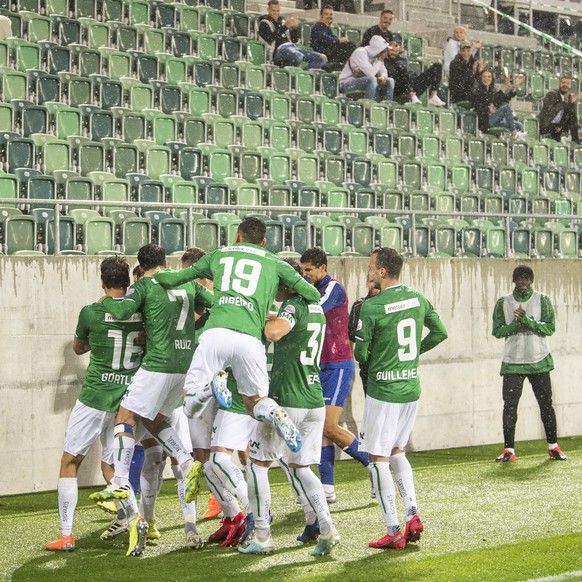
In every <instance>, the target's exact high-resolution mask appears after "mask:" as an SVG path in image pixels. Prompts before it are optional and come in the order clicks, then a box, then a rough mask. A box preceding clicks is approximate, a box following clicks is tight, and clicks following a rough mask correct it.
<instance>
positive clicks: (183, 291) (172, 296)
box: [90, 244, 212, 556]
mask: <svg viewBox="0 0 582 582" xmlns="http://www.w3.org/2000/svg"><path fill="white" fill-rule="evenodd" d="M137 260H138V261H139V264H140V265H141V267H142V268H143V270H144V276H143V278H142V279H140V280H139V281H137V282H136V283H134V284H133V285H132V286H131V288H130V289H129V290H128V293H127V295H126V296H125V297H124V298H120V299H118V300H114V299H111V298H109V297H106V298H105V299H103V301H102V305H103V307H104V309H105V310H106V311H108V312H109V313H111V315H113V316H114V317H115V318H116V319H121V320H126V319H130V318H132V317H134V316H136V315H139V314H141V315H143V320H144V326H145V330H146V353H145V357H144V359H143V362H142V365H141V367H140V369H139V370H138V371H137V373H136V374H135V376H134V378H133V380H132V382H131V384H130V386H129V387H128V389H127V392H126V394H125V396H124V397H123V400H122V402H121V406H120V407H119V411H118V413H117V417H116V420H115V422H116V424H115V429H114V435H115V453H116V454H115V460H114V464H115V476H114V478H113V481H112V482H111V483H110V484H109V485H108V486H107V487H106V488H105V489H104V490H103V491H100V492H98V493H94V494H93V495H91V496H90V497H91V499H92V500H94V501H103V500H110V499H124V498H126V499H128V505H129V507H130V509H131V510H132V511H133V512H134V513H135V515H136V517H135V519H134V520H133V522H132V524H131V526H130V541H129V549H128V552H127V554H128V555H132V556H139V555H141V554H142V553H143V550H144V547H145V543H146V536H147V533H148V523H147V521H146V520H145V519H143V518H142V516H141V515H140V514H139V512H138V510H137V504H136V500H135V495H134V492H133V490H132V488H131V486H130V484H129V480H128V476H129V469H130V464H131V458H132V456H133V450H134V447H135V442H136V435H135V427H136V425H137V422H138V421H141V423H140V425H143V427H144V428H145V429H146V430H147V431H148V432H149V433H150V434H151V435H152V436H154V437H155V438H156V439H157V440H158V442H159V443H160V444H161V446H162V447H163V449H164V450H165V451H166V452H167V453H168V454H169V455H171V456H172V457H174V458H175V459H176V460H177V461H178V463H179V465H180V467H181V471H182V475H184V476H188V477H187V482H186V490H187V491H188V490H189V491H190V493H191V496H192V495H195V493H197V490H196V485H197V484H198V481H199V477H200V474H201V472H202V464H201V463H197V464H195V463H194V462H193V460H192V456H191V454H190V451H189V450H187V449H186V447H185V446H184V444H183V443H182V442H181V440H180V438H179V437H178V435H177V433H176V431H175V430H174V429H173V428H172V426H171V425H170V424H169V422H168V417H169V416H170V415H171V414H172V412H173V410H174V409H175V408H176V405H177V404H178V402H179V401H180V399H181V398H182V395H183V387H184V379H185V372H186V370H187V368H188V364H189V362H190V361H191V359H192V353H193V351H194V340H193V338H194V323H195V321H194V306H195V302H198V303H201V304H202V305H204V306H205V307H210V306H211V305H212V294H211V293H210V292H209V291H208V290H207V289H205V288H204V287H202V285H200V284H199V283H197V282H193V283H192V284H189V285H183V286H174V287H173V288H171V289H167V290H166V289H165V288H163V287H162V286H161V285H159V284H158V283H157V282H156V281H155V279H154V278H153V276H154V273H155V272H156V271H158V270H160V269H163V268H166V266H167V263H166V253H165V251H164V249H163V248H162V247H160V246H158V245H156V244H148V245H145V246H144V247H142V248H141V249H140V250H139V252H138V254H137ZM137 440H140V439H139V438H138V439H137ZM188 448H190V447H188ZM187 501H192V498H190V499H188V500H187Z"/></svg>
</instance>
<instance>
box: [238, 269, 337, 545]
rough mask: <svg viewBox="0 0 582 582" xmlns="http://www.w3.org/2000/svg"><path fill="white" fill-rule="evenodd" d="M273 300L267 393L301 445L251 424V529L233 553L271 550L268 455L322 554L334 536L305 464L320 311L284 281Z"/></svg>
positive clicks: (319, 416)
mask: <svg viewBox="0 0 582 582" xmlns="http://www.w3.org/2000/svg"><path fill="white" fill-rule="evenodd" d="M287 262H288V263H289V264H290V265H291V266H292V267H293V268H294V269H295V270H297V272H299V273H301V267H300V266H299V263H297V261H294V260H293V259H287ZM276 299H277V301H281V302H282V305H281V308H280V309H279V313H278V316H277V317H276V318H275V319H272V320H270V321H268V322H267V324H266V325H265V338H266V339H267V340H270V341H273V342H275V352H274V360H273V370H272V373H271V389H270V391H269V394H270V396H272V397H273V398H274V399H276V400H277V401H278V402H279V403H280V404H281V405H282V406H285V408H286V410H287V412H288V413H289V416H290V417H291V418H292V419H293V422H294V423H295V424H296V426H297V427H298V428H299V430H300V432H301V435H302V437H303V446H302V447H301V450H300V451H299V452H289V451H288V450H287V449H285V447H284V446H283V445H282V442H281V440H280V439H278V438H277V436H276V434H275V431H274V430H273V427H272V426H271V425H268V424H264V423H263V424H258V425H257V427H256V430H255V434H254V435H253V438H252V441H251V456H250V462H249V464H248V470H247V481H248V485H249V501H250V507H251V510H252V515H253V516H254V524H255V532H254V535H253V536H252V537H251V538H250V539H249V540H248V541H247V542H246V543H243V544H242V545H241V546H240V547H239V552H241V553H244V554H270V553H272V552H273V551H274V544H273V539H272V537H271V529H270V526H269V508H270V503H271V492H270V487H269V477H268V470H269V467H270V466H271V464H272V462H273V461H274V460H279V459H281V460H282V463H283V464H285V465H286V466H287V467H288V471H289V476H290V480H291V483H292V485H293V488H294V490H295V491H297V492H300V497H301V502H302V505H303V509H304V511H305V516H306V522H307V525H306V527H305V531H304V532H303V534H301V536H299V538H298V539H299V541H305V542H307V541H311V540H316V539H317V538H318V536H319V541H318V544H317V546H316V547H315V549H314V550H313V552H312V555H314V556H324V555H327V554H329V553H330V552H331V550H332V548H333V547H334V546H335V545H336V544H337V543H338V542H339V539H340V538H339V535H338V533H337V531H336V529H335V527H334V526H333V522H332V519H331V515H330V513H329V508H328V506H327V502H326V500H325V492H324V490H323V486H322V484H321V482H320V481H319V480H318V479H317V477H316V476H315V474H314V473H313V472H312V471H311V468H310V466H311V465H313V464H316V463H318V462H319V457H320V453H321V436H322V432H323V423H324V419H325V409H324V403H323V397H322V392H321V386H320V382H319V374H318V372H319V366H318V364H319V357H320V354H321V349H322V345H323V338H324V335H325V315H324V314H323V309H322V308H321V306H320V305H309V304H308V303H307V302H306V301H305V299H303V298H302V297H299V296H298V295H297V293H296V292H295V291H294V290H293V289H291V288H289V287H287V286H285V285H280V286H279V290H278V292H277V297H276ZM320 532H321V535H320Z"/></svg>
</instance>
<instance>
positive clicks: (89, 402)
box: [46, 257, 143, 551]
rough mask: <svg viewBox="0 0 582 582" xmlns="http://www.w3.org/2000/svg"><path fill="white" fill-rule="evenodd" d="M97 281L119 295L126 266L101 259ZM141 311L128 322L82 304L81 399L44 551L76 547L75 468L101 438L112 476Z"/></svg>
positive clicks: (78, 340)
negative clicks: (55, 522)
mask: <svg viewBox="0 0 582 582" xmlns="http://www.w3.org/2000/svg"><path fill="white" fill-rule="evenodd" d="M100 270H101V284H102V288H103V290H104V291H105V294H106V295H107V296H108V297H112V298H113V299H120V298H122V297H123V296H124V295H125V292H126V290H127V287H128V286H129V265H128V264H127V261H126V260H125V259H122V258H120V257H109V258H107V259H105V260H104V261H103V262H102V263H101V268H100ZM141 333H143V324H142V318H141V314H140V313H136V314H135V315H134V316H133V317H131V318H130V319H128V320H127V321H120V320H118V319H115V318H113V317H111V315H110V314H109V313H107V311H106V310H105V309H104V307H103V305H102V304H100V303H93V304H91V305H87V306H86V307H83V309H82V310H81V313H80V315H79V321H78V323H77V329H76V332H75V337H74V339H73V350H74V351H75V353H76V354H77V355H81V354H84V353H86V352H89V351H90V352H91V354H90V359H89V366H88V368H87V373H86V376H85V382H84V383H83V388H82V389H81V393H80V394H79V399H78V400H77V403H76V404H75V407H74V408H73V411H72V412H71V416H70V417H69V423H68V426H67V432H66V436H65V444H64V446H63V450H64V452H63V456H62V459H61V470H60V474H59V482H58V486H57V491H58V497H59V518H60V522H61V537H60V538H59V539H58V540H55V541H53V542H49V543H48V544H46V549H47V550H57V551H58V550H60V551H63V550H64V551H66V550H74V549H75V542H74V539H73V519H74V516H75V507H76V505H77V499H78V495H79V491H78V485H77V472H78V470H79V467H80V466H81V463H82V462H83V459H84V458H85V456H86V455H87V453H88V452H89V449H90V448H91V446H92V445H93V443H94V442H95V441H96V440H97V439H100V440H101V444H102V449H103V453H102V457H101V458H102V460H101V469H102V471H103V476H104V478H105V479H106V480H107V481H109V480H110V479H111V477H112V476H113V426H114V421H115V414H116V412H117V409H118V408H119V402H120V401H121V398H122V396H123V394H124V393H125V391H126V389H127V385H128V384H129V383H130V381H131V379H132V376H133V374H134V373H135V371H136V370H137V368H138V367H139V365H140V362H141V357H142V353H143V348H142V347H141V345H139V342H137V343H136V340H138V337H139V335H140V334H141Z"/></svg>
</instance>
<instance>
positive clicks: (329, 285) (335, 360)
mask: <svg viewBox="0 0 582 582" xmlns="http://www.w3.org/2000/svg"><path fill="white" fill-rule="evenodd" d="M300 260H301V267H302V268H303V271H304V272H305V277H306V278H307V279H308V280H309V281H310V282H311V283H313V285H315V287H316V288H317V290H318V291H319V293H320V295H321V298H320V300H319V304H320V305H321V306H322V307H323V312H324V313H325V319H326V322H327V325H326V328H325V339H324V342H323V351H322V353H321V363H320V371H319V377H320V379H321V388H322V390H323V398H324V401H325V426H324V429H323V443H322V448H321V462H320V464H319V474H320V476H321V482H322V483H323V488H324V489H325V495H326V498H327V501H328V503H334V502H335V501H336V493H335V485H334V483H335V474H334V473H335V471H334V464H335V445H337V446H338V447H341V448H342V449H343V450H344V451H345V452H346V453H347V454H348V455H350V457H352V458H354V459H356V461H359V462H360V463H362V465H364V466H365V467H367V466H368V455H367V454H366V453H362V452H361V451H359V450H358V439H357V438H356V437H355V436H354V435H353V434H352V433H351V432H350V431H349V430H347V429H345V428H343V427H342V426H340V424H339V421H340V418H341V415H342V413H343V410H344V404H345V401H346V399H347V397H348V396H349V394H350V390H351V388H352V380H353V378H354V361H353V359H352V348H351V346H350V339H349V337H348V295H347V293H346V290H345V288H344V286H343V285H342V284H341V283H340V282H339V281H338V280H337V279H334V278H332V277H331V275H329V274H328V272H327V255H326V254H325V251H324V250H323V249H320V248H319V247H312V248H310V249H307V250H306V251H305V252H304V253H303V255H301V259H300Z"/></svg>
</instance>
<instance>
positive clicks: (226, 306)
mask: <svg viewBox="0 0 582 582" xmlns="http://www.w3.org/2000/svg"><path fill="white" fill-rule="evenodd" d="M265 233H266V227H265V223H264V222H263V221H262V220H260V219H259V218H257V217H254V216H246V217H245V218H244V219H243V220H242V222H241V223H240V224H239V226H238V230H237V234H236V239H235V241H236V242H235V244H233V245H231V246H228V247H224V248H222V249H218V250H216V251H213V252H211V253H208V254H207V255H205V256H204V257H202V259H200V261H198V262H197V263H196V264H195V265H193V266H192V267H190V268H188V269H183V270H182V271H179V272H173V271H161V272H159V273H156V276H155V277H156V280H157V281H159V282H160V283H161V284H162V285H164V286H168V287H171V286H175V285H180V284H182V283H185V282H187V281H191V280H192V279H195V278H196V277H208V278H211V279H212V280H213V281H214V305H213V307H212V310H211V312H210V317H209V319H208V323H207V325H206V329H205V331H204V333H203V334H202V335H201V336H200V345H199V347H198V348H197V350H196V352H195V354H194V358H193V360H192V364H191V366H190V369H189V370H188V374H187V379H186V390H187V393H186V398H185V408H186V409H189V410H190V411H191V412H192V413H196V412H197V411H198V410H200V409H201V408H202V406H204V404H205V403H206V402H207V401H208V400H209V399H210V398H211V397H212V395H213V390H214V393H215V395H216V394H217V392H218V395H219V396H220V393H221V392H222V393H223V394H228V390H227V389H226V386H224V385H223V386H222V387H220V388H219V390H216V384H214V383H213V384H212V385H211V382H212V381H213V378H214V377H215V375H216V374H220V371H222V370H224V368H225V367H230V368H231V369H232V372H233V374H234V377H235V378H236V382H237V386H238V390H239V392H240V394H241V395H242V397H243V400H244V403H245V407H246V410H247V412H248V413H249V414H250V415H251V416H254V418H256V419H257V420H260V421H263V420H266V421H268V422H271V423H273V424H274V425H275V427H276V428H277V431H278V432H279V434H280V435H281V436H282V437H283V439H284V440H285V441H286V443H287V445H288V446H289V448H291V449H292V450H298V449H299V448H300V447H301V435H300V434H299V433H298V432H297V429H296V427H295V426H293V423H292V422H290V420H289V418H288V416H287V414H286V412H285V409H284V408H282V407H280V406H278V405H277V403H276V402H275V401H274V400H273V399H271V398H268V393H269V381H268V377H267V365H266V357H265V348H264V346H263V344H262V343H261V338H262V334H263V326H264V324H265V321H266V319H267V312H268V310H269V308H270V307H271V304H272V301H273V299H274V297H275V294H276V292H277V288H278V287H279V285H280V284H281V283H283V284H284V285H286V286H288V287H291V288H293V289H295V291H296V292H297V293H298V294H299V295H301V296H303V297H304V298H305V299H306V300H307V301H310V302H313V303H315V302H317V301H318V300H319V292H318V291H317V289H315V288H314V287H313V286H311V285H310V284H309V283H307V282H306V281H304V280H303V279H302V278H301V276H300V275H299V274H298V273H297V272H296V271H295V270H294V269H293V268H292V267H291V266H290V265H288V264H287V263H285V262H284V261H283V260H281V259H280V258H279V257H277V256H276V255H274V254H273V253H271V252H269V251H267V250H265V249H264V246H265V242H266V240H265Z"/></svg>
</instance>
